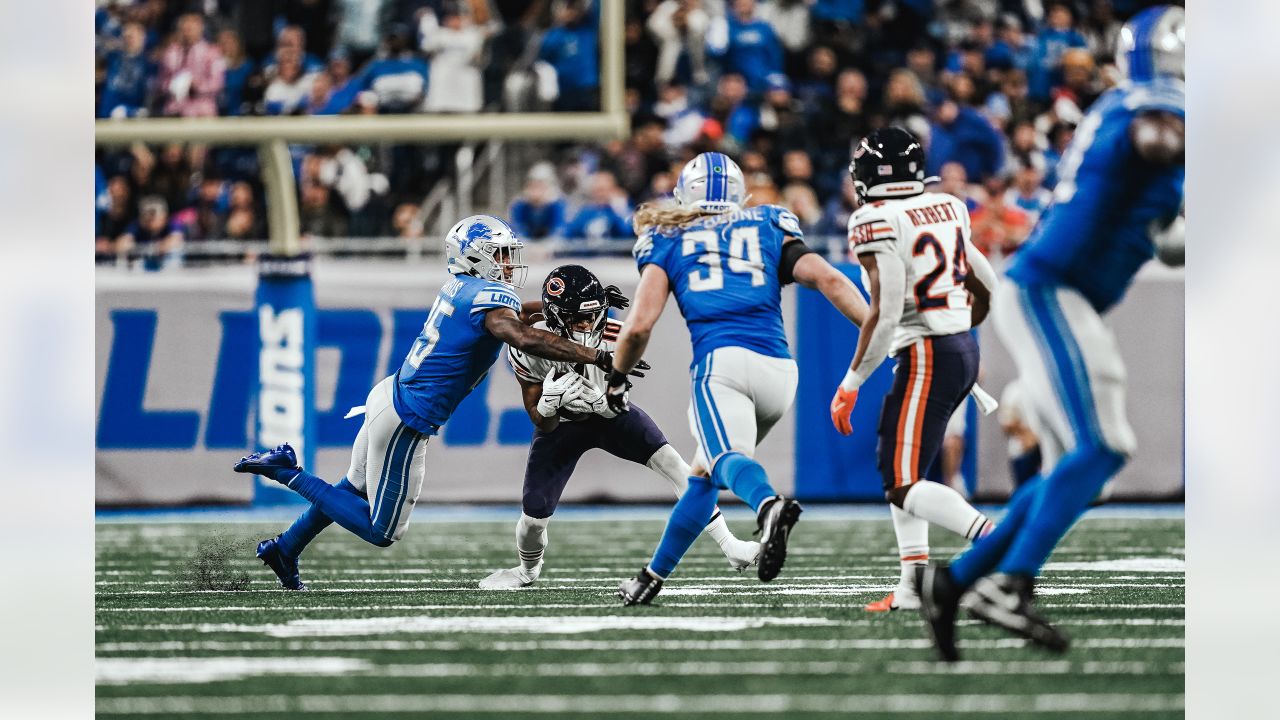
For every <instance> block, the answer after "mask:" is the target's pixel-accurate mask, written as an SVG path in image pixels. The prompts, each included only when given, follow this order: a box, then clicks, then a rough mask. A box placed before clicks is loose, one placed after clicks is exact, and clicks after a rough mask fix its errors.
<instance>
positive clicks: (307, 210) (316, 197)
mask: <svg viewBox="0 0 1280 720" xmlns="http://www.w3.org/2000/svg"><path fill="white" fill-rule="evenodd" d="M298 221H299V225H300V231H301V232H302V234H303V235H309V236H312V237H322V238H335V237H345V236H346V234H347V221H346V218H344V217H343V216H342V215H341V214H340V213H339V212H338V211H337V210H336V209H335V208H334V207H333V203H332V202H331V198H330V196H329V188H327V187H325V186H324V185H321V184H320V183H318V182H307V183H304V184H303V186H302V202H301V203H299V206H298Z"/></svg>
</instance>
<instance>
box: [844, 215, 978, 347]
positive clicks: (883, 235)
mask: <svg viewBox="0 0 1280 720" xmlns="http://www.w3.org/2000/svg"><path fill="white" fill-rule="evenodd" d="M970 233H971V228H970V225H969V210H968V209H967V208H966V207H965V205H964V201H962V200H960V199H958V198H956V197H954V196H952V195H946V194H942V193H931V192H927V193H922V194H920V195H916V196H914V197H907V198H895V199H891V200H877V201H875V202H871V203H868V204H866V205H863V206H862V207H860V208H858V209H857V210H855V211H854V213H853V214H852V215H850V216H849V251H850V253H852V254H854V255H862V254H864V253H869V252H877V253H893V254H896V255H897V256H898V257H899V258H900V259H901V260H902V264H903V266H904V267H905V268H906V281H907V283H906V288H905V289H904V292H903V305H904V306H903V308H902V319H901V320H900V321H899V323H898V329H897V331H896V332H895V333H894V337H893V350H892V352H897V351H898V350H901V349H902V348H904V347H906V346H908V345H910V344H911V343H913V342H915V341H916V340H919V339H920V338H922V337H928V336H937V335H952V334H955V333H958V332H964V331H966V330H968V329H969V327H970V321H971V320H972V313H971V311H970V305H969V293H968V291H966V290H965V289H964V281H965V279H966V278H967V277H968V276H969V263H968V260H967V259H966V258H967V256H966V254H965V247H966V245H968V244H969V236H970ZM866 285H867V283H866V279H865V273H864V281H863V286H864V287H865V286H866Z"/></svg>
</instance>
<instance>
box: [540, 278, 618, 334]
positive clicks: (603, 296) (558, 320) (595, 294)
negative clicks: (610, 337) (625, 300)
mask: <svg viewBox="0 0 1280 720" xmlns="http://www.w3.org/2000/svg"><path fill="white" fill-rule="evenodd" d="M609 305H610V297H609V292H608V290H607V289H606V288H605V286H604V285H602V284H601V283H600V278H598V277H596V276H595V273H593V272H591V271H590V270H588V269H586V268H584V267H582V266H581V265H561V266H560V267H558V268H556V269H555V270H552V271H551V273H550V274H549V275H547V279H546V280H545V281H543V283H542V314H543V315H544V316H545V317H546V322H547V328H548V329H550V330H551V331H552V332H554V333H558V334H560V335H562V336H564V337H566V338H569V339H570V340H573V341H574V342H577V343H581V344H583V345H586V346H587V347H596V346H598V345H599V344H600V339H601V337H603V335H604V327H605V323H606V321H607V320H608V319H609ZM583 323H589V326H588V329H587V330H575V329H574V328H575V326H578V325H581V324H583Z"/></svg>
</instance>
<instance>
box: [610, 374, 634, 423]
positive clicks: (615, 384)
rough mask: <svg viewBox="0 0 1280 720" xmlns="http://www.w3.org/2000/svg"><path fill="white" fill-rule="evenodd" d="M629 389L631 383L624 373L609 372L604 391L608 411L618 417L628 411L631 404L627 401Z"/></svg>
mask: <svg viewBox="0 0 1280 720" xmlns="http://www.w3.org/2000/svg"><path fill="white" fill-rule="evenodd" d="M630 389H631V381H630V380H628V379H627V375H626V373H620V372H618V371H617V370H612V371H610V372H609V387H608V388H606V389H605V391H604V398H605V402H607V403H609V409H610V410H612V411H614V412H615V413H617V414H619V415H621V414H622V413H624V412H627V411H629V410H630V409H631V404H630V402H628V399H627V391H628V390H630Z"/></svg>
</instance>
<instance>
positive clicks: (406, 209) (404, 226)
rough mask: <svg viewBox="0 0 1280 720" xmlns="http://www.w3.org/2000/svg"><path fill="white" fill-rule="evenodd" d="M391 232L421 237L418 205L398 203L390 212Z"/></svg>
mask: <svg viewBox="0 0 1280 720" xmlns="http://www.w3.org/2000/svg"><path fill="white" fill-rule="evenodd" d="M391 232H392V234H394V235H395V236H396V237H398V238H401V239H403V240H417V239H419V238H422V237H423V232H422V221H421V220H419V219H418V206H417V205H414V204H413V203H401V204H400V205H398V206H397V207H396V209H395V212H393V213H392V214H391ZM522 239H523V238H522Z"/></svg>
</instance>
